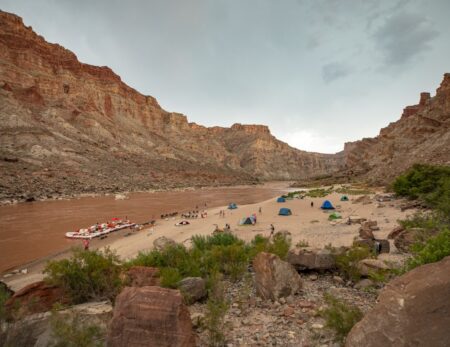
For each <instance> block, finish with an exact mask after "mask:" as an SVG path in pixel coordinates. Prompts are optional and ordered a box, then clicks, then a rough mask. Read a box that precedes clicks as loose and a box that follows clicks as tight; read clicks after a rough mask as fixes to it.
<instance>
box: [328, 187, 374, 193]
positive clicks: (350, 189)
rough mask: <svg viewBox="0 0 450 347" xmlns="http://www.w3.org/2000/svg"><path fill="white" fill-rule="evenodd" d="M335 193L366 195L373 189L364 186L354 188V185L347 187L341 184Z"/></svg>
mask: <svg viewBox="0 0 450 347" xmlns="http://www.w3.org/2000/svg"><path fill="white" fill-rule="evenodd" d="M335 192H336V193H339V194H345V195H367V194H372V193H373V191H371V190H369V189H364V188H356V187H348V186H342V187H340V188H338V189H336V190H335Z"/></svg>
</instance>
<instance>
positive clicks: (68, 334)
mask: <svg viewBox="0 0 450 347" xmlns="http://www.w3.org/2000/svg"><path fill="white" fill-rule="evenodd" d="M50 327H51V331H52V338H53V341H52V342H51V343H50V344H49V346H51V347H101V346H104V343H105V341H104V340H105V334H106V331H105V330H104V329H102V328H101V327H99V326H97V325H94V324H87V323H85V322H82V320H81V318H80V316H79V315H77V314H75V313H74V314H71V315H69V316H67V315H62V314H59V313H57V312H56V311H53V312H52V316H51V319H50Z"/></svg>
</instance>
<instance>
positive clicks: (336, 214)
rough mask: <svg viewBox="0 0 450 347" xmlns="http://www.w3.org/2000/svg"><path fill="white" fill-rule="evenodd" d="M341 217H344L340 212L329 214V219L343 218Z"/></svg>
mask: <svg viewBox="0 0 450 347" xmlns="http://www.w3.org/2000/svg"><path fill="white" fill-rule="evenodd" d="M341 218H342V216H341V214H340V213H338V212H333V213H332V214H330V215H329V216H328V219H329V220H335V219H341Z"/></svg>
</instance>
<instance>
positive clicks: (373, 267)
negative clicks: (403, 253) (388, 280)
mask: <svg viewBox="0 0 450 347" xmlns="http://www.w3.org/2000/svg"><path fill="white" fill-rule="evenodd" d="M357 268H358V270H359V273H360V274H361V275H362V276H368V275H369V274H370V273H371V272H378V271H386V270H389V269H390V267H389V266H388V265H387V264H386V263H385V262H384V261H382V260H379V259H369V258H368V259H363V260H360V261H359V262H358V264H357Z"/></svg>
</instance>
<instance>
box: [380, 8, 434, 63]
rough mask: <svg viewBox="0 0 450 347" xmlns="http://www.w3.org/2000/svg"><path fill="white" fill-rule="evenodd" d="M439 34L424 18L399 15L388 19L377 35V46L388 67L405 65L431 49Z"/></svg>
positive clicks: (410, 14)
mask: <svg viewBox="0 0 450 347" xmlns="http://www.w3.org/2000/svg"><path fill="white" fill-rule="evenodd" d="M438 34H439V33H438V32H437V31H436V30H435V29H434V28H433V26H432V24H431V23H430V22H429V21H428V20H427V19H426V18H425V17H424V16H421V15H419V14H414V13H399V14H396V15H394V16H391V17H389V18H387V19H386V21H385V22H384V23H383V25H382V26H381V27H379V28H378V29H377V30H376V32H375V34H374V39H375V46H376V48H377V49H378V50H380V51H381V53H382V54H383V58H384V62H385V64H386V65H394V66H395V65H403V64H405V63H408V62H410V61H411V60H413V59H414V58H416V57H417V56H419V55H420V54H421V53H423V52H425V51H427V50H429V49H431V42H432V41H433V40H434V39H435V38H436V37H437V36H438Z"/></svg>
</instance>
